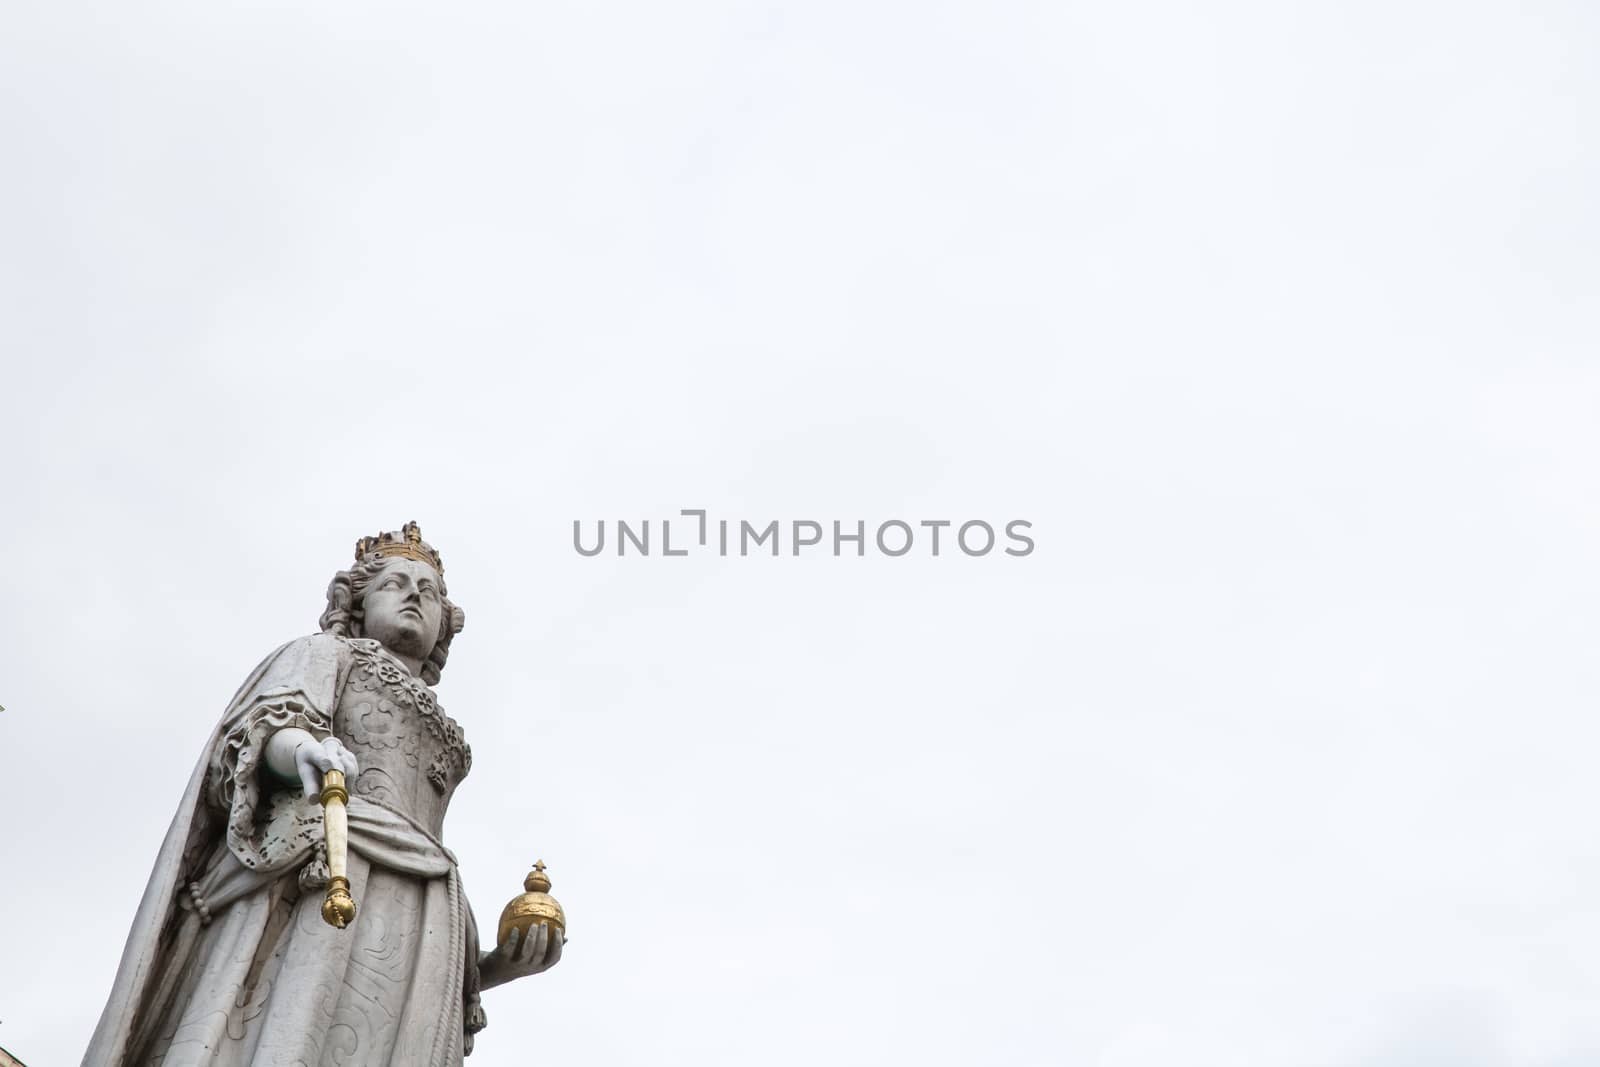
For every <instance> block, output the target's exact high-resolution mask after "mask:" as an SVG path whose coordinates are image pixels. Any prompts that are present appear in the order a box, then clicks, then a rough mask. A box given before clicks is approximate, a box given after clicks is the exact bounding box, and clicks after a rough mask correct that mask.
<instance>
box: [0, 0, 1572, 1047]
mask: <svg viewBox="0 0 1600 1067" xmlns="http://www.w3.org/2000/svg"><path fill="white" fill-rule="evenodd" d="M1597 30H1600V15H1597V13H1596V9H1595V8H1594V6H1593V5H1590V4H1584V3H1578V2H1570V3H1509V2H1506V3H1475V2H1471V0H1467V2H1460V0H1457V2H1450V3H1446V2H1437V3H1425V2H1417V0H1385V2H1382V3H1377V2H1338V3H1333V2H1329V3H1281V2H1265V0H1262V2H1258V3H1240V2H1228V0H1222V2H1216V3H1208V4H1185V3H1175V2H1166V3H1161V2H1133V3H1099V4H1089V3H1075V2H1074V3H1063V2H1055V3H1041V4H1023V3H1003V2H1002V3H978V2H975V0H964V2H960V3H951V2H943V3H941V2H924V3H916V4H912V3H890V2H882V0H855V2H851V3H832V2H812V3H791V4H773V3H747V4H733V3H693V2H689V3H672V4H666V3H639V4H606V3H571V2H566V3H551V2H538V3H528V4H474V3H466V4H448V5H446V4H428V5H419V4H408V3H399V4H397V3H384V4H356V3H325V2H318V3H299V4H296V3H275V4H236V3H192V4H161V3H137V4H114V3H102V4H82V3H75V2H52V3H42V2H41V3H21V4H13V5H10V6H8V7H7V8H6V9H5V12H4V15H3V16H0V137H3V144H4V165H3V167H0V345H3V350H0V358H3V360H4V379H3V386H0V449H3V451H0V455H3V459H0V463H3V496H0V531H3V532H0V546H3V548H4V563H3V566H0V596H3V602H0V603H3V609H0V704H3V705H4V706H5V708H6V711H5V712H4V714H3V716H0V746H3V753H4V766H5V773H4V776H3V779H0V801H3V802H0V849H3V852H0V862H3V868H4V872H3V877H0V959H3V960H4V962H3V964H0V1045H5V1046H6V1047H8V1048H10V1049H11V1050H12V1051H14V1052H16V1053H17V1054H18V1055H19V1056H21V1057H22V1058H23V1059H24V1060H26V1061H27V1062H28V1063H29V1064H30V1065H34V1067H54V1065H57V1064H73V1063H76V1062H77V1059H78V1057H79V1056H80V1055H81V1054H82V1051H83V1047H84V1045H85V1044H86V1043H87V1040H88V1037H89V1034H90V1032H91V1030H92V1029H93V1026H94V1023H95V1020H96V1019H97V1017H98V1015H99V1013H100V1010H101V1007H102V1005H103V1003H104V998H105V995H106V993H107V991H108V989H109V986H110V982H111V978H112V974H113V971H114V970H115V967H116V963H117V960H118V957H119V955H120V952H121V947H122V943H123V939H124V937H125V936H126V934H127V929H128V923H129V921H130V920H131V918H132V916H133V911H134V908H135V906H136V904H137V901H138V899H139V895H140V893H141V891H142V888H143V886H144V883H145V880H146V877H147V876H148V873H149V868H150V864H151V862H152V860H153V859H154V857H155V852H156V848H157V846H158V844H159V842H160V840H161V837H162V834H163V832H164V831H165V828H166V825H167V822H168V820H169V819H170V818H171V815H172V812H173V808H174V805H175V804H176V802H177V799H178V797H179V795H180V793H181V791H182V789H183V785H184V782H185V780H186V776H187V774H188V772H189V769H190V767H191V765H192V763H193V761H194V759H195V758H196V757H197V755H198V754H199V751H200V748H201V745H202V743H203V741H204V739H205V736H206V734H207V732H208V730H209V729H210V727H211V725H212V723H213V721H214V720H215V718H216V716H217V715H218V714H219V713H220V711H221V710H222V708H223V706H224V704H225V703H226V701H227V699H228V697H229V695H230V694H231V693H232V692H233V690H234V688H235V686H236V685H237V684H238V683H239V682H240V680H241V679H242V678H243V677H244V675H245V674H246V673H247V672H248V671H249V670H250V668H251V667H252V666H253V665H254V664H255V663H256V662H257V660H259V659H260V658H261V657H262V656H263V655H265V654H266V653H267V652H268V651H269V650H270V649H272V648H273V647H275V646H276V645H277V644H279V643H280V642H282V641H285V640H287V639H289V638H291V637H294V636H297V635H300V634H303V633H307V632H310V631H312V630H314V629H315V627H316V620H317V616H318V614H319V613H320V611H321V610H322V606H323V590H324V588H325V586H326V584H327V581H328V579H329V577H330V576H331V575H332V573H333V572H334V571H335V570H336V569H338V568H339V567H341V566H343V565H344V564H345V563H346V562H347V561H348V559H349V555H350V550H351V545H352V543H353V541H354V540H355V538H357V537H358V536H360V535H362V534H364V533H372V532H375V531H377V530H379V529H394V528H397V527H398V526H399V525H400V524H401V523H402V522H404V521H405V520H407V519H412V518H415V519H417V520H419V521H420V522H421V523H422V526H423V529H424V532H425V534H426V535H427V537H428V538H429V539H430V540H431V541H433V542H434V543H435V544H437V545H438V546H439V547H440V549H441V550H442V552H443V553H444V556H445V561H446V565H447V567H448V577H449V579H450V584H451V593H452V596H453V597H454V599H456V600H457V601H458V602H459V603H461V604H462V605H463V606H464V607H465V609H466V612H467V618H468V621H467V629H466V631H465V633H463V634H462V635H461V637H460V638H459V639H458V641H457V643H456V646H455V651H454V652H453V653H452V655H451V659H450V665H449V667H448V669H447V670H446V672H445V676H444V682H443V684H442V686H441V687H440V695H441V699H442V701H443V703H444V704H445V706H446V707H447V708H448V709H449V710H450V712H451V713H452V714H453V715H454V716H455V717H456V718H457V719H458V720H460V721H461V722H462V724H463V725H464V727H465V729H466V731H467V736H468V739H469V740H470V741H471V742H472V745H473V748H474V752H475V757H476V762H475V765H474V769H473V772H472V774H471V776H470V777H469V778H468V779H467V781H466V782H465V784H464V785H463V786H462V788H461V790H460V791H459V792H458V794H457V797H456V802H455V805H454V807H453V810H452V812H451V816H450V821H449V823H448V826H447V829H446V839H447V841H448V843H450V844H451V845H452V846H453V847H454V849H455V850H456V851H457V852H458V854H459V855H460V858H461V862H462V869H463V876H464V879H465V884H466V887H467V889H468V892H469V895H470V896H471V898H472V900H473V902H474V906H475V909H476V911H477V914H478V917H479V920H480V923H482V924H483V925H484V926H485V927H491V926H492V925H493V923H494V920H495V917H496V916H497V915H498V913H499V910H500V908H501V907H502V906H503V905H504V903H505V901H506V900H507V899H509V898H510V897H511V896H512V895H513V894H515V893H516V892H519V891H520V880H521V878H522V875H523V874H524V873H525V872H526V870H527V866H528V864H529V863H531V861H532V860H533V859H534V858H536V857H540V856H542V857H543V858H544V859H545V860H546V861H548V863H549V864H550V867H551V873H552V875H553V876H554V879H555V893H556V895H557V896H558V897H559V898H560V899H561V900H562V902H563V903H564V904H565V906H566V908H567V910H568V913H569V916H570V921H571V935H572V941H571V944H570V946H569V949H568V955H567V958H566V959H565V960H564V961H563V962H562V964H561V965H560V966H559V967H558V968H557V969H555V970H554V971H551V972H550V973H548V974H546V975H542V976H538V977H535V978H531V979H528V980H526V981H525V982H521V983H518V984H515V985H512V986H507V987H505V988H502V989H497V990H494V991H491V992H490V993H488V994H486V996H485V1005H486V1008H487V1010H488V1013H489V1018H490V1027H489V1029H488V1030H487V1031H485V1032H484V1034H482V1035H481V1037H480V1040H479V1051H478V1053H477V1054H476V1055H475V1056H474V1058H473V1059H472V1061H471V1062H472V1063H473V1064H474V1065H475V1067H513V1065H518V1067H520V1065H525V1064H528V1063H541V1064H551V1065H569V1064H570V1065H580V1064H593V1065H605V1067H611V1065H617V1067H631V1065H642V1064H667V1065H671V1064H684V1065H690V1064H692V1065H696V1067H704V1065H729V1067H745V1065H749V1064H758V1065H762V1067H767V1065H771V1067H800V1065H804V1067H815V1065H816V1064H818V1063H828V1064H839V1065H874V1067H875V1065H898V1064H916V1065H918V1067H990V1065H1000V1067H1036V1065H1051V1067H1054V1065H1060V1067H1590V1065H1593V1064H1595V1063H1597V1062H1600V826H1597V817H1600V776H1597V775H1596V774H1595V773H1594V767H1595V766H1596V762H1597V760H1600V720H1597V718H1596V707H1597V689H1600V670H1597V665H1596V657H1595V649H1596V642H1597V638H1600V632H1597V631H1600V627H1597V623H1596V612H1595V604H1596V602H1597V598H1600V574H1597V569H1596V565H1597V564H1600V475H1597V464H1596V461H1597V458H1600V421H1597V417H1596V416H1597V403H1600V363H1597V360H1596V342H1597V341H1600V336H1597V334H1600V329H1597V318H1596V304H1595V295H1596V291H1597V287H1600V270H1597V266H1600V258H1597V257H1600V210H1597V204H1596V193H1595V190H1596V188H1597V187H1600V165H1597V164H1600V136H1597V132H1596V131H1597V125H1596V123H1597V118H1596V109H1597V107H1600V74H1597V66H1596V63H1595V55H1596V51H1597V46H1600V39H1597V37H1600V34H1597ZM695 507H704V508H707V509H709V510H710V511H711V513H712V516H713V517H714V518H715V517H727V518H732V519H739V518H748V519H751V520H759V521H763V522H764V521H766V520H768V519H773V518H776V519H782V520H792V519H819V520H825V521H826V520H832V519H841V520H846V521H854V520H856V519H866V520H868V521H869V522H876V521H881V520H885V519H891V518H899V519H904V520H908V521H913V522H915V521H917V520H920V519H941V518H944V519H954V520H964V519H971V518H981V519H986V520H989V521H991V522H995V523H1001V522H1004V521H1006V520H1009V519H1013V518H1023V519H1028V520H1031V521H1032V522H1033V523H1034V533H1035V536H1036V539H1037V542H1038V549H1037V551H1036V552H1035V553H1034V554H1033V555H1032V556H1030V557H1028V558H1026V559H1012V558H1006V557H1000V558H985V559H966V558H963V557H961V556H959V555H955V556H950V555H944V556H941V557H940V558H939V559H932V558H929V557H927V556H925V555H923V554H922V553H920V552H914V553H913V554H912V555H910V556H907V557H905V558H903V559H885V558H882V557H880V556H869V557H868V558H866V559H863V560H856V559H833V558H831V557H820V556H819V557H817V558H801V559H799V560H796V559H793V558H782V559H778V560H773V559H770V558H759V559H721V558H717V557H715V556H695V557H690V558H687V559H671V560H668V559H661V558H655V557H652V558H649V559H633V558H630V559H621V560H619V559H617V558H616V557H615V556H602V557H598V558H595V559H585V558H581V557H579V556H578V555H577V554H576V553H574V552H573V550H572V547H571V542H570V536H571V522H572V520H573V519H575V518H581V519H583V520H585V521H586V522H588V523H592V522H593V521H595V520H597V519H600V518H606V519H611V520H614V519H616V518H618V517H625V518H630V519H635V520H638V519H644V518H653V519H659V518H661V517H665V516H671V515H674V514H675V513H676V512H677V511H678V509H680V508H695Z"/></svg>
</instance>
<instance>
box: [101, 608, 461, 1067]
mask: <svg viewBox="0 0 1600 1067" xmlns="http://www.w3.org/2000/svg"><path fill="white" fill-rule="evenodd" d="M287 726H298V727H300V728H302V729H306V730H309V731H311V732H312V733H313V734H314V735H316V736H318V737H325V736H328V734H329V733H332V734H334V735H335V736H337V737H338V738H339V740H340V741H342V742H343V743H344V744H345V746H346V747H348V748H349V749H350V751H351V752H353V753H354V754H355V756H356V759H357V760H358V761H359V763H360V767H361V770H360V774H359V775H358V776H357V777H356V778H355V780H354V781H353V783H351V789H350V792H351V797H350V804H349V822H350V857H349V870H350V881H351V891H352V894H353V895H354V897H355V899H356V902H357V906H358V912H357V914H356V918H355V921H354V922H353V923H352V924H351V925H350V926H349V927H348V928H347V929H344V930H338V929H335V928H334V927H332V926H329V925H328V924H327V923H325V922H324V921H323V920H322V918H321V915H320V910H319V909H320V907H321V901H322V888H323V887H324V886H325V885H326V883H327V867H326V858H325V855H324V854H323V851H322V810H321V807H320V805H318V804H317V803H316V802H314V801H308V800H306V799H304V797H303V795H302V793H301V791H300V789H299V787H298V785H297V784H295V783H288V782H281V781H278V780H277V779H276V778H275V777H274V776H273V775H272V774H271V772H270V771H268V770H267V769H266V768H265V766H264V765H263V755H264V751H265V747H266V741H267V739H268V738H269V737H270V736H271V735H272V734H273V733H274V732H276V731H277V730H279V729H282V728H284V727H287ZM471 764H472V754H471V750H470V749H469V748H468V746H467V744H466V741H465V739H464V738H463V736H462V733H461V728H460V727H459V726H458V725H457V724H456V723H455V721H454V720H452V719H451V718H449V716H447V715H446V714H445V713H444V711H443V710H442V709H441V708H440V707H439V706H438V704H437V702H436V701H435V699H434V695H433V692H432V691H431V690H430V689H428V688H427V687H426V686H424V685H423V684H422V683H421V682H419V681H417V680H416V679H415V678H414V677H413V676H412V675H411V673H410V672H409V671H408V670H407V669H406V668H405V666H404V665H403V664H401V663H400V661H399V660H397V659H395V658H394V657H393V656H392V655H391V654H390V653H389V652H388V651H387V650H386V649H384V648H383V646H382V645H380V644H379V643H378V642H377V641H373V640H368V639H361V638H354V639H351V638H343V637H335V636H332V635H328V634H319V635H317V636H314V637H308V638H302V639H301V640H299V641H296V642H291V643H290V644H289V645H286V646H284V648H282V649H280V650H279V651H278V652H277V653H275V654H274V655H273V656H272V657H270V658H269V659H268V660H267V661H266V662H265V663H263V664H262V666H261V667H259V668H257V671H256V673H255V674H254V675H252V677H251V679H250V680H248V681H246V683H245V685H244V687H242V688H241V689H240V691H239V694H238V695H237V696H236V697H235V698H234V700H233V702H232V704H231V705H230V707H229V710H228V713H227V714H226V715H225V716H224V718H223V721H222V722H221V724H219V726H218V728H217V731H216V732H215V733H214V734H213V737H212V741H211V744H210V745H209V747H208V750H207V753H206V755H205V757H204V758H203V759H202V761H201V766H200V767H199V768H197V770H196V772H195V777H194V780H192V781H191V784H190V788H189V791H188V793H187V794H186V796H185V800H184V804H183V805H182V806H180V809H179V813H178V817H177V818H176V819H175V820H174V822H173V827H172V830H171V831H170V832H169V833H168V837H167V843H166V845H165V846H164V847H163V849H162V853H161V857H160V858H159V859H158V860H157V864H156V870H155V872H154V873H153V874H152V877H151V882H150V887H149V889H147V891H146V894H145V900H144V903H143V904H142V905H141V907H140V914H139V918H138V919H136V920H135V924H134V930H133V933H132V934H130V936H129V939H128V947H127V949H126V950H125V952H124V956H123V961H122V967H121V969H120V970H119V972H118V976H117V984H116V987H115V988H114V989H113V993H112V998H111V1002H110V1003H109V1004H108V1005H107V1008H106V1013H105V1016H104V1017H103V1018H102V1019H101V1022H100V1027H99V1029H98V1030H97V1031H96V1033H95V1038H94V1041H93V1043H92V1044H91V1046H90V1048H89V1052H88V1055H87V1056H86V1058H85V1060H84V1063H85V1065H86V1067H87V1065H95V1067H100V1065H116V1067H124V1065H126V1067H133V1065H140V1067H143V1065H152V1067H153V1065H162V1067H199V1065H206V1067H246V1065H254V1067H334V1065H341V1067H344V1065H364V1067H377V1065H383V1064H393V1065H396V1067H399V1065H408V1067H409V1065H413V1064H416V1065H428V1067H448V1065H453V1064H460V1062H461V1059H462V1056H463V1055H464V1054H465V1053H467V1052H470V1051H471V1042H472V1034H473V1033H475V1032H476V1031H477V1030H478V1029H481V1028H482V1026H483V1023H484V1019H483V1013H482V1010H481V1008H480V1007H479V1004H478V969H477V958H478V945H477V931H476V928H475V926H474V923H473V920H472V913H471V909H470V908H469V907H468V905H467V902H466V899H465V897H464V896H463V895H462V890H461V881H460V878H459V877H458V875H457V872H456V863H455V857H454V856H453V855H452V854H451V853H450V852H449V850H448V849H446V848H445V847H444V844H443V842H442V841H441V833H442V830H443V827H444V816H445V811H446V809H447V808H448V807H449V804H450V797H451V794H452V793H453V792H454V791H455V788H456V786H457V785H458V784H459V783H460V782H461V780H462V778H464V777H465V776H466V773H467V771H468V769H469V768H470V767H471Z"/></svg>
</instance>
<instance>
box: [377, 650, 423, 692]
mask: <svg viewBox="0 0 1600 1067" xmlns="http://www.w3.org/2000/svg"><path fill="white" fill-rule="evenodd" d="M373 643H374V644H376V645H377V646H378V647H379V648H381V649H383V651H384V654H385V655H387V656H388V657H389V658H390V659H392V660H394V661H395V662H397V663H399V664H400V665H401V666H403V667H405V669H406V670H408V671H410V672H411V677H413V678H415V679H416V680H417V681H419V682H420V681H422V664H423V658H422V657H421V656H407V655H405V654H404V653H401V652H396V651H395V650H394V649H392V648H390V647H389V646H388V645H386V644H384V643H383V642H382V641H377V640H374V642H373Z"/></svg>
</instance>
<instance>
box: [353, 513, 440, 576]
mask: <svg viewBox="0 0 1600 1067" xmlns="http://www.w3.org/2000/svg"><path fill="white" fill-rule="evenodd" d="M374 552H376V553H377V554H378V555H380V556H399V557H400V558H402V559H414V560H416V561H417V562H418V563H426V564H427V565H428V566H430V567H432V568H433V569H434V570H436V571H438V572H439V573H440V574H441V575H443V574H444V561H443V560H442V559H440V558H439V553H438V552H436V551H434V549H433V546H432V545H429V544H426V543H424V541H423V540H422V527H420V526H418V525H417V524H416V522H415V521H412V522H408V523H406V524H405V525H404V526H402V527H400V534H399V536H396V535H395V534H393V533H381V534H378V535H377V536H375V537H363V538H362V539H361V540H359V541H357V542H356V561H357V562H358V563H359V562H360V561H361V560H363V559H365V558H366V557H367V556H369V555H371V554H372V553H374Z"/></svg>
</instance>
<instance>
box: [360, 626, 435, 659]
mask: <svg viewBox="0 0 1600 1067" xmlns="http://www.w3.org/2000/svg"><path fill="white" fill-rule="evenodd" d="M367 636H368V637H375V638H377V639H378V643H379V644H381V645H382V646H383V647H384V648H387V649H388V650H389V651H390V652H393V653H394V654H395V655H397V656H426V655H427V654H428V648H427V646H426V643H425V642H424V641H423V637H422V627H420V626H413V625H408V624H406V623H404V622H402V623H400V624H399V625H397V626H394V627H390V628H386V629H385V630H383V631H382V632H378V633H374V632H372V631H370V630H369V631H368V633H367Z"/></svg>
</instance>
